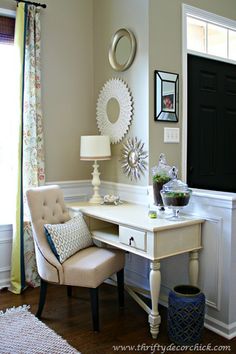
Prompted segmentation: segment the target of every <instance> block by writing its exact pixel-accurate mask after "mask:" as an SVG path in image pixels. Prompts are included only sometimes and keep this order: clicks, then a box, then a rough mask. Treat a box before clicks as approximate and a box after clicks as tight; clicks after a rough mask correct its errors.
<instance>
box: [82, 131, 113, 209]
mask: <svg viewBox="0 0 236 354" xmlns="http://www.w3.org/2000/svg"><path fill="white" fill-rule="evenodd" d="M110 158H111V146H110V137H109V136H106V135H87V136H81V139H80V160H83V161H94V164H93V172H92V176H93V179H92V185H93V191H94V193H93V196H92V198H91V199H90V200H89V202H90V203H94V204H100V203H101V202H102V197H101V196H100V195H99V187H100V184H101V181H100V178H99V176H100V172H99V171H98V167H99V165H98V163H97V161H99V160H100V161H101V160H110Z"/></svg>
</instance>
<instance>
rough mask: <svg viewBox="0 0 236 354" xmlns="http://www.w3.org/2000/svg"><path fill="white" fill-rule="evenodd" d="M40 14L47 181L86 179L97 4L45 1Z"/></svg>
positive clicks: (87, 0) (91, 130)
mask: <svg viewBox="0 0 236 354" xmlns="http://www.w3.org/2000/svg"><path fill="white" fill-rule="evenodd" d="M45 3H47V5H48V7H47V8H46V9H45V10H42V92H43V97H42V103H43V113H44V121H45V148H46V178H47V181H65V180H79V179H87V178H88V176H89V172H88V171H89V167H90V166H88V165H87V164H86V163H83V162H81V161H80V159H79V142H80V140H79V139H80V135H83V134H92V133H94V132H95V129H94V115H93V97H94V91H93V1H92V0H70V1H69V2H68V1H65V0H46V1H45Z"/></svg>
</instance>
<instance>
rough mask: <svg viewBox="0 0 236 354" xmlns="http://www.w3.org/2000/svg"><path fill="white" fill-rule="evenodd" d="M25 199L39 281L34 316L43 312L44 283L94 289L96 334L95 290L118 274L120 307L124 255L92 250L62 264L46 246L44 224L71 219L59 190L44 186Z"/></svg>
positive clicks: (103, 250) (92, 297)
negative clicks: (37, 302) (38, 294)
mask: <svg viewBox="0 0 236 354" xmlns="http://www.w3.org/2000/svg"><path fill="white" fill-rule="evenodd" d="M26 195H27V200H28V206H29V210H30V214H31V222H32V228H33V236H34V243H35V253H36V263H37V268H38V273H39V275H40V278H41V294H40V302H39V309H38V312H37V316H38V317H40V316H41V313H42V310H43V306H44V302H45V297H46V287H47V283H57V284H60V285H68V286H82V287H87V288H90V289H96V290H95V291H92V292H91V300H92V310H93V320H94V329H95V330H98V309H96V306H97V305H96V304H97V302H98V293H97V288H98V286H99V285H100V284H101V283H103V282H104V280H106V279H107V278H108V277H110V276H111V275H112V274H114V273H117V279H118V293H119V300H120V304H122V303H123V288H124V279H123V277H124V273H123V268H124V263H125V255H124V252H123V251H121V250H116V249H108V248H100V247H97V246H91V247H88V248H86V249H83V250H80V251H79V252H77V253H76V254H74V255H73V256H71V257H70V258H68V259H67V260H66V261H65V262H64V263H62V264H61V263H60V262H59V261H58V260H57V258H56V256H55V255H54V253H53V252H52V250H51V248H50V246H49V244H48V241H47V238H46V235H45V232H44V224H59V223H64V222H66V221H68V220H69V219H70V215H69V213H68V210H67V208H66V205H65V202H64V196H63V192H62V190H61V189H60V188H59V187H58V186H44V187H38V188H32V189H30V190H28V191H27V193H26ZM96 312H97V313H96ZM96 317H97V318H96ZM96 322H97V323H96Z"/></svg>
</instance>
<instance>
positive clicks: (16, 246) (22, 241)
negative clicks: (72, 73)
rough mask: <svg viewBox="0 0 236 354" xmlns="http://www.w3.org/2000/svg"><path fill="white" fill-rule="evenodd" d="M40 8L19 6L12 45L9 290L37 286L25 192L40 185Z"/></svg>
mask: <svg viewBox="0 0 236 354" xmlns="http://www.w3.org/2000/svg"><path fill="white" fill-rule="evenodd" d="M40 33H41V31H40V8H37V7H36V6H32V5H27V4H24V3H19V4H18V7H17V16H16V30H15V46H16V54H17V58H18V65H17V66H18V75H19V76H18V83H19V94H18V97H19V112H18V115H17V116H18V125H19V141H18V169H17V170H18V181H17V193H16V194H17V202H16V222H15V225H14V227H13V249H12V268H11V269H12V273H11V291H12V292H14V293H20V292H21V291H22V290H23V289H24V288H25V287H26V286H27V285H31V286H37V285H39V276H38V273H37V268H36V261H35V253H34V244H33V236H32V228H31V224H30V222H29V220H30V218H29V212H28V208H27V202H26V198H25V192H26V190H27V189H29V188H31V187H37V186H39V185H43V184H44V182H45V172H44V143H43V120H42V112H41V75H40V36H41V34H40Z"/></svg>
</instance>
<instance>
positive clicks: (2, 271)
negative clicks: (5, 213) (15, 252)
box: [0, 225, 12, 289]
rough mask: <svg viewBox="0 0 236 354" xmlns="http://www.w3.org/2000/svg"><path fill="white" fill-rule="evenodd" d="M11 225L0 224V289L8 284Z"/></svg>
mask: <svg viewBox="0 0 236 354" xmlns="http://www.w3.org/2000/svg"><path fill="white" fill-rule="evenodd" d="M11 246H12V225H0V289H2V288H8V287H9V285H10V270H11Z"/></svg>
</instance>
